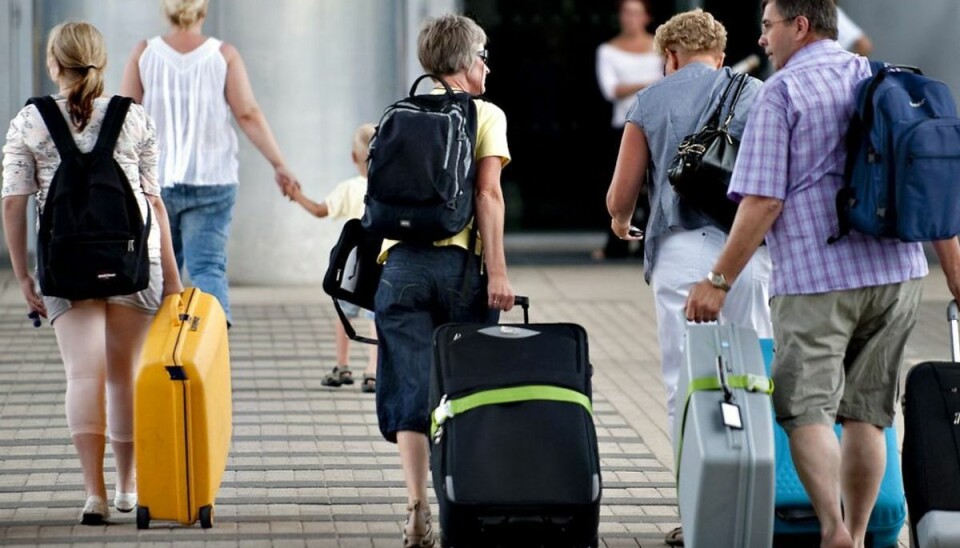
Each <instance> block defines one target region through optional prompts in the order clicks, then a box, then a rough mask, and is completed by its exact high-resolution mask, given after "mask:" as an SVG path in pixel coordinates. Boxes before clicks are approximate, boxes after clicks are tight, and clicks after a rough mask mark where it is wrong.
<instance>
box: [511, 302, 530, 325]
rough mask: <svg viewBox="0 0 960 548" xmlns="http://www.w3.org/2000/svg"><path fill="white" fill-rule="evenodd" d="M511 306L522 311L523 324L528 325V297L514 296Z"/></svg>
mask: <svg viewBox="0 0 960 548" xmlns="http://www.w3.org/2000/svg"><path fill="white" fill-rule="evenodd" d="M513 304H514V306H519V307H520V308H522V309H523V323H530V297H525V296H523V295H516V296H515V297H514V298H513Z"/></svg>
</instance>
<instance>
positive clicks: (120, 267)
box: [27, 96, 152, 300]
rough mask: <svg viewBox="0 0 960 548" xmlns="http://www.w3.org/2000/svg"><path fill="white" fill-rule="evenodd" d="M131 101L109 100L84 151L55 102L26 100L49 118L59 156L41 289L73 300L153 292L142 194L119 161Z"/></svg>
mask: <svg viewBox="0 0 960 548" xmlns="http://www.w3.org/2000/svg"><path fill="white" fill-rule="evenodd" d="M130 103H131V99H130V98H129V97H120V96H114V97H113V98H111V99H110V104H109V106H108V107H107V112H106V114H105V115H104V118H103V125H102V126H101V128H100V134H99V136H98V137H97V143H96V145H95V146H94V147H93V150H91V151H90V152H80V149H79V148H78V147H77V145H76V142H75V141H74V140H73V135H72V133H71V132H70V128H69V127H68V126H67V123H66V120H65V119H64V115H63V113H62V112H61V111H60V108H59V107H58V106H57V103H56V101H55V100H54V99H53V98H52V97H50V96H44V97H34V98H31V99H30V100H29V101H27V104H28V105H34V106H35V107H36V108H37V110H38V111H39V112H40V115H41V116H42V117H43V121H44V123H45V124H46V126H47V130H48V131H49V132H50V137H51V138H52V139H53V142H54V144H55V145H56V147H57V151H58V152H59V154H60V166H59V167H58V168H57V171H56V173H54V175H53V180H52V181H51V183H50V188H49V190H48V191H47V199H46V203H45V206H44V208H43V212H42V213H41V214H40V230H39V234H38V237H37V272H38V277H39V280H40V291H41V292H42V293H43V294H44V295H45V296H49V297H62V298H64V299H70V300H82V299H94V298H103V297H112V296H115V295H129V294H131V293H136V292H138V291H142V290H144V289H146V288H147V286H148V285H149V282H150V259H149V256H148V251H147V236H148V234H149V233H150V221H151V209H152V208H151V207H150V204H149V203H147V204H146V205H147V208H146V209H147V219H146V222H144V220H143V217H142V215H141V214H140V207H139V205H138V203H137V196H136V194H135V193H134V190H133V187H132V186H130V181H129V180H127V176H126V174H124V172H123V170H122V169H121V168H120V165H119V164H118V163H117V161H116V160H115V159H114V157H113V151H114V148H115V147H116V144H117V139H118V137H119V136H120V131H121V130H122V129H123V123H124V120H125V119H126V115H127V110H128V109H129V108H130Z"/></svg>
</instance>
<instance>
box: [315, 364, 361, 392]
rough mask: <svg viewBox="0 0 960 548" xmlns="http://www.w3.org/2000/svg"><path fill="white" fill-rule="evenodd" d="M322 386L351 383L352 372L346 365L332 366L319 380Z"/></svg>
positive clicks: (334, 386)
mask: <svg viewBox="0 0 960 548" xmlns="http://www.w3.org/2000/svg"><path fill="white" fill-rule="evenodd" d="M320 384H322V385H323V386H330V387H333V388H337V387H339V386H340V385H342V384H353V373H352V372H351V371H350V370H349V369H347V368H346V366H342V367H341V366H337V367H334V368H333V371H331V372H330V373H329V374H328V375H326V376H325V377H323V380H322V381H320Z"/></svg>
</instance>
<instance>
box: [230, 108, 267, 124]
mask: <svg viewBox="0 0 960 548" xmlns="http://www.w3.org/2000/svg"><path fill="white" fill-rule="evenodd" d="M233 116H234V118H236V119H237V124H239V125H240V127H250V126H252V125H256V124H258V123H259V122H260V120H261V119H263V112H261V110H260V107H259V106H257V105H256V104H252V105H245V106H242V107H240V108H237V109H235V110H234V111H233Z"/></svg>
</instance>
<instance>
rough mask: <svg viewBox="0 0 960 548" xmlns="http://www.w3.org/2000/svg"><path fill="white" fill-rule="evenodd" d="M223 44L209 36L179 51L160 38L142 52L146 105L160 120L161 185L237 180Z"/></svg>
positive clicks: (141, 78) (235, 149)
mask: <svg viewBox="0 0 960 548" xmlns="http://www.w3.org/2000/svg"><path fill="white" fill-rule="evenodd" d="M221 44H222V42H221V41H220V40H217V39H216V38H207V40H206V42H204V43H203V44H201V45H200V46H199V47H197V48H196V49H194V50H192V51H189V52H187V53H180V52H178V51H177V50H175V49H173V48H172V47H170V45H169V44H167V43H166V42H164V41H163V38H161V37H159V36H156V37H154V38H151V39H150V40H148V41H147V47H146V49H144V51H143V54H142V55H141V56H140V62H139V66H140V81H141V82H142V84H143V107H144V108H145V109H146V110H147V112H148V113H149V114H150V116H152V117H153V119H154V120H155V121H156V124H157V134H158V136H159V139H160V168H159V180H160V185H161V186H163V187H170V186H173V185H174V184H177V183H180V184H187V185H227V184H236V183H237V182H238V171H239V162H238V160H237V134H236V132H235V131H234V130H233V126H231V124H230V120H231V113H230V106H229V105H228V104H227V99H226V95H225V89H226V81H227V62H226V60H225V59H224V58H223V54H222V53H220V45H221Z"/></svg>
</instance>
